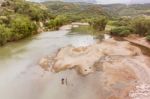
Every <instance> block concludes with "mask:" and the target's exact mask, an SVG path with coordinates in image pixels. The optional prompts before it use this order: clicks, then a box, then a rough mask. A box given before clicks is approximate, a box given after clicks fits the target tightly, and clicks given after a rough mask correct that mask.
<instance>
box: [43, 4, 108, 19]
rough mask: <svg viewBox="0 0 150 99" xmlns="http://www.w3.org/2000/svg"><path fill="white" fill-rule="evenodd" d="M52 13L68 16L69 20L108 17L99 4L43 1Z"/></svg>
mask: <svg viewBox="0 0 150 99" xmlns="http://www.w3.org/2000/svg"><path fill="white" fill-rule="evenodd" d="M43 4H44V5H46V7H47V8H48V9H49V11H50V12H51V13H52V14H54V15H56V16H57V15H63V16H66V17H67V18H68V20H69V21H70V22H75V21H84V22H87V21H88V20H89V19H92V18H96V17H100V16H106V17H110V16H109V14H108V13H107V12H105V11H104V10H103V9H102V7H101V6H100V5H94V4H89V3H66V2H59V1H56V2H55V1H47V2H44V3H43Z"/></svg>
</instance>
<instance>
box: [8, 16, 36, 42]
mask: <svg viewBox="0 0 150 99" xmlns="http://www.w3.org/2000/svg"><path fill="white" fill-rule="evenodd" d="M10 27H11V28H12V32H13V34H12V40H19V39H22V38H24V37H27V36H29V35H32V34H33V33H34V32H36V31H37V27H36V25H35V24H34V23H33V22H32V21H31V20H30V19H29V18H28V17H25V16H21V15H16V18H15V19H14V20H12V21H11V24H10Z"/></svg>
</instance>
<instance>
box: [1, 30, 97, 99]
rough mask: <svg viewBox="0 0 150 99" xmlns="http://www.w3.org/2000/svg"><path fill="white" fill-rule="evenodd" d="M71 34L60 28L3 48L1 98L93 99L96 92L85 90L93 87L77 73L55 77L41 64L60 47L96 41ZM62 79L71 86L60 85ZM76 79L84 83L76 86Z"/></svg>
mask: <svg viewBox="0 0 150 99" xmlns="http://www.w3.org/2000/svg"><path fill="white" fill-rule="evenodd" d="M69 32H70V31H69V30H65V29H64V30H63V29H61V30H58V31H51V32H45V33H40V34H38V35H36V36H33V37H30V38H27V39H24V40H21V41H19V42H13V43H9V44H7V45H5V46H3V47H0V97H3V99H90V97H93V96H94V95H95V94H96V93H93V94H89V93H90V92H92V90H91V91H87V90H86V89H87V88H90V87H86V86H85V84H84V80H85V78H83V77H81V76H78V75H77V74H76V73H75V72H71V73H70V71H66V72H62V73H58V74H54V73H50V72H46V71H44V70H43V69H42V68H41V67H40V66H39V65H38V61H39V60H40V59H41V58H42V57H44V56H46V55H50V54H52V53H54V52H56V51H57V50H58V49H59V48H61V47H64V46H66V45H69V44H72V45H75V46H82V45H87V44H90V43H93V42H95V40H94V39H93V37H92V36H91V35H80V34H77V35H68V33H69ZM68 73H70V75H68ZM62 78H64V79H68V80H70V82H68V83H69V87H67V86H65V85H62V84H61V79H62ZM77 79H81V80H79V81H78V82H76V83H75V81H76V80H77ZM82 82H83V83H82ZM74 83H75V84H74ZM87 85H88V83H87ZM77 86H78V87H77ZM78 88H82V90H81V89H78ZM90 89H92V88H90ZM81 92H84V94H81ZM85 94H89V95H85ZM75 96H78V97H75ZM89 96H90V97H89Z"/></svg>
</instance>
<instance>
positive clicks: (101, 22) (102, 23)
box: [89, 17, 108, 31]
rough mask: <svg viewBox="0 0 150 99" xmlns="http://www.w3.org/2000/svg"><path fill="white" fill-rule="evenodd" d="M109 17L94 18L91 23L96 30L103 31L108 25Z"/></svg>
mask: <svg viewBox="0 0 150 99" xmlns="http://www.w3.org/2000/svg"><path fill="white" fill-rule="evenodd" d="M107 21H108V20H107V18H106V17H99V18H94V19H92V20H91V21H90V22H89V24H90V25H91V26H92V27H93V28H94V29H96V30H99V31H103V30H105V27H106V25H107Z"/></svg>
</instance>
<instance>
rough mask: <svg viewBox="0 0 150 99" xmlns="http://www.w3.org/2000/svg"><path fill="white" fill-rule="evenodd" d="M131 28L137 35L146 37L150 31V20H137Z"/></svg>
mask: <svg viewBox="0 0 150 99" xmlns="http://www.w3.org/2000/svg"><path fill="white" fill-rule="evenodd" d="M131 26H132V27H133V29H134V32H135V33H137V34H139V35H141V36H145V35H146V34H147V33H148V32H149V31H150V19H145V18H141V17H140V18H135V19H134V20H132V23H131Z"/></svg>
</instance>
